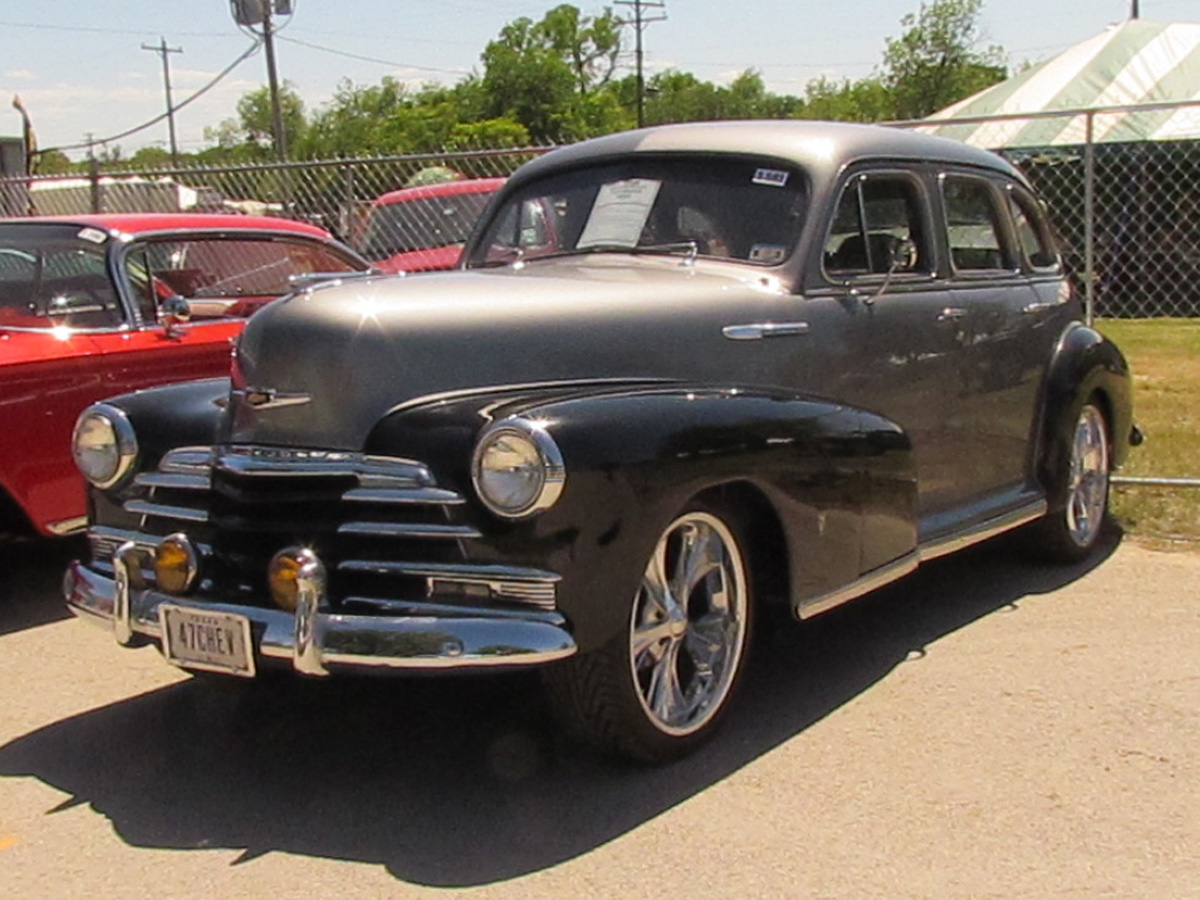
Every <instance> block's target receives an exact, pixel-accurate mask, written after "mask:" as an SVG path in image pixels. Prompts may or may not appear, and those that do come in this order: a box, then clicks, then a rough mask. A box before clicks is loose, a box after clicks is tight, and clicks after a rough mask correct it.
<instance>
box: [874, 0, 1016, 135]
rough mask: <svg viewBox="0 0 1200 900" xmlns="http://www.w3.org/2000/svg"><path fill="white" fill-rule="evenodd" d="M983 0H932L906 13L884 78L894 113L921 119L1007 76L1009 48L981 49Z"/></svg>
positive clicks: (887, 59) (889, 46)
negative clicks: (980, 17)
mask: <svg viewBox="0 0 1200 900" xmlns="http://www.w3.org/2000/svg"><path fill="white" fill-rule="evenodd" d="M982 6H983V0H932V2H930V3H922V4H921V9H920V11H919V12H917V13H915V14H913V13H910V14H909V15H907V16H905V17H904V18H903V19H901V20H900V25H901V27H903V28H904V29H905V31H904V33H903V34H901V35H900V37H898V38H889V39H888V41H887V49H886V50H885V51H884V54H883V66H882V70H881V75H880V81H881V82H882V83H883V85H884V86H885V87H887V88H888V89H889V90H890V91H891V92H892V95H893V103H894V117H895V118H900V119H919V118H922V117H924V116H927V115H929V114H930V113H932V112H936V111H937V110H939V109H942V108H943V107H945V106H948V105H950V104H951V103H954V102H955V101H957V100H961V99H962V98H964V97H968V96H970V95H971V94H974V93H975V92H976V91H980V90H983V89H984V88H986V87H988V86H990V85H992V84H995V83H996V82H998V81H1003V80H1004V77H1005V67H1004V52H1003V50H1002V49H1001V48H1000V47H996V46H989V47H985V48H982V49H980V47H979V44H980V43H981V37H980V34H979V10H980V9H981V8H982Z"/></svg>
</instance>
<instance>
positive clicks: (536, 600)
mask: <svg viewBox="0 0 1200 900" xmlns="http://www.w3.org/2000/svg"><path fill="white" fill-rule="evenodd" d="M338 571H340V572H371V573H373V574H377V575H411V576H415V577H418V578H424V579H425V583H426V594H427V595H428V596H433V595H434V593H435V590H436V588H437V585H447V586H449V587H450V589H451V590H453V589H454V588H455V587H461V588H463V589H466V588H467V587H469V586H472V587H479V586H482V587H486V588H487V589H488V592H489V593H490V594H491V596H492V597H493V598H495V599H497V600H514V601H517V602H520V603H529V604H532V605H534V606H540V607H543V608H546V609H553V608H554V606H555V601H556V599H557V594H558V587H557V586H558V582H559V581H561V580H562V579H561V576H559V575H558V574H557V573H555V572H546V571H544V570H542V569H526V568H521V567H517V566H497V565H471V564H469V563H463V564H451V563H420V562H413V563H409V562H388V561H378V562H368V561H364V560H357V559H355V560H346V561H344V562H342V563H341V564H339V565H338ZM360 599H363V600H364V602H369V598H360ZM406 606H407V604H406Z"/></svg>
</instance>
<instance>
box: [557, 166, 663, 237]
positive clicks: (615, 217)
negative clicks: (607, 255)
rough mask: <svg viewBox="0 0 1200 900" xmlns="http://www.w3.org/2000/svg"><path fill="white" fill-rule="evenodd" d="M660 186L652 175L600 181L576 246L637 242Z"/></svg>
mask: <svg viewBox="0 0 1200 900" xmlns="http://www.w3.org/2000/svg"><path fill="white" fill-rule="evenodd" d="M660 187H662V182H661V181H656V180H655V179H652V178H630V179H628V180H626V181H614V182H611V183H610V184H606V185H604V186H603V187H602V188H600V190H599V192H598V193H597V194H596V202H595V203H593V204H592V213H591V215H590V216H588V220H587V225H585V226H584V229H583V234H581V235H580V236H579V241H578V243H577V244H576V246H577V247H580V248H586V247H598V246H604V245H605V244H610V245H611V244H615V245H617V246H620V247H635V246H637V242H638V238H640V237H641V236H642V229H643V228H645V227H646V219H648V218H649V217H650V207H652V206H653V205H654V198H655V197H657V196H658V189H659V188H660Z"/></svg>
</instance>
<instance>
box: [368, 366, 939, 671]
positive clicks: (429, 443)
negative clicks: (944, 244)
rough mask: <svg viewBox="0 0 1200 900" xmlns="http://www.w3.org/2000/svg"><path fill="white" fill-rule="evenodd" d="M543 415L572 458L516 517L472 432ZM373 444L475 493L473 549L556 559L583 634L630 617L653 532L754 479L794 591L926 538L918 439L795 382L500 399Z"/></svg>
mask: <svg viewBox="0 0 1200 900" xmlns="http://www.w3.org/2000/svg"><path fill="white" fill-rule="evenodd" d="M511 416H522V417H525V418H529V419H536V420H538V421H539V422H541V423H543V425H544V427H545V428H546V430H547V431H548V432H549V433H550V434H551V435H552V436H553V437H554V440H555V441H556V442H557V444H558V446H559V448H560V450H561V451H562V454H563V458H564V461H565V464H566V470H567V475H566V484H565V486H564V490H563V493H562V495H561V497H560V499H559V501H558V503H557V504H556V505H555V506H554V507H552V508H551V509H550V510H548V511H546V512H545V513H543V514H541V515H539V516H536V517H534V518H531V519H528V520H520V521H516V522H511V521H505V520H501V519H499V518H497V517H495V516H493V515H492V514H490V513H489V512H487V510H486V509H485V508H484V507H483V505H482V503H480V502H479V501H478V499H477V498H476V496H475V494H474V490H473V488H472V486H471V481H470V471H469V464H470V459H471V453H472V451H473V448H474V444H475V441H476V440H477V438H478V435H479V434H480V433H481V431H482V430H483V429H484V428H485V427H486V426H487V425H488V424H490V423H491V422H495V421H501V420H503V419H505V418H508V417H511ZM366 450H367V452H370V453H384V454H388V455H398V456H407V457H411V458H414V459H419V460H421V461H423V462H425V463H426V464H428V465H430V467H431V468H432V469H433V470H434V472H435V475H436V476H437V479H438V482H439V483H440V484H445V485H447V486H449V487H452V488H453V489H455V490H457V491H459V492H460V493H462V494H463V495H464V496H467V497H468V498H469V502H468V504H467V508H466V509H465V510H463V512H462V514H463V515H464V516H465V517H467V518H468V520H470V521H471V522H472V524H475V525H476V527H477V529H478V530H479V531H480V532H481V533H482V534H483V536H484V537H483V539H482V540H481V541H479V542H472V544H471V546H470V548H469V549H468V552H470V553H471V554H472V555H476V554H483V555H485V556H486V557H487V558H488V561H497V562H500V561H502V562H506V563H509V564H519V565H527V566H535V567H544V568H549V569H551V570H553V571H555V572H558V573H559V574H560V575H561V576H562V579H563V580H562V583H561V591H560V605H561V606H562V608H563V611H564V612H565V613H567V615H568V616H569V617H570V619H571V621H572V623H573V624H574V626H575V628H576V630H577V634H576V638H577V640H578V641H579V642H580V646H581V647H583V648H586V647H588V646H596V645H597V644H599V643H603V642H604V641H605V640H607V639H608V637H610V636H612V635H613V634H614V633H615V632H616V629H619V628H622V627H624V624H625V623H624V619H623V617H624V616H625V615H627V613H628V604H627V602H626V601H627V599H628V598H629V597H631V596H632V595H633V593H634V592H636V590H637V589H638V585H639V583H640V579H641V575H642V572H643V570H644V568H645V565H646V561H647V559H648V558H649V554H650V552H651V550H652V549H653V546H654V543H655V542H656V541H657V539H658V536H659V535H660V534H661V532H662V531H663V529H664V528H665V527H666V526H667V524H668V523H669V522H670V521H671V519H672V518H673V517H674V516H675V515H676V514H677V513H678V512H679V511H680V510H681V509H682V508H684V507H685V506H686V505H687V503H688V502H689V501H691V500H692V499H693V498H695V497H696V496H697V495H699V494H703V493H705V492H706V491H710V490H713V489H716V488H720V487H722V486H728V485H733V484H739V485H748V486H750V487H751V488H752V489H753V490H755V491H757V492H758V493H759V494H760V495H761V496H762V497H763V498H764V499H765V500H766V502H767V503H769V504H770V507H771V509H772V510H773V511H774V515H775V517H776V518H777V520H778V523H779V527H780V528H781V529H782V532H783V537H784V542H785V543H786V546H787V549H788V557H789V561H790V565H788V571H789V575H790V579H791V591H792V595H793V600H795V599H798V598H803V597H807V596H818V595H821V594H824V593H828V592H829V591H831V590H833V589H835V588H837V587H840V586H841V585H843V584H846V583H848V582H850V581H853V580H854V579H855V578H857V577H858V576H859V575H860V574H861V573H862V572H863V571H865V570H868V569H871V568H875V567H876V566H877V565H882V564H883V563H886V562H888V561H890V560H892V559H895V558H897V557H899V556H901V555H903V554H904V553H906V552H909V551H911V549H912V548H913V547H914V546H915V541H916V529H915V508H916V499H915V498H916V481H915V475H914V474H913V473H914V467H913V461H912V453H911V446H910V444H909V441H908V438H907V436H906V435H905V434H904V433H903V432H902V431H901V430H900V429H899V428H898V427H897V426H895V425H894V424H892V423H890V422H887V421H886V420H883V419H881V418H880V417H878V416H875V415H873V414H871V413H867V412H863V411H860V410H855V409H850V408H848V407H845V406H841V405H838V404H833V403H829V402H826V401H821V400H815V399H812V398H806V397H800V396H795V395H790V394H785V393H767V392H762V391H746V390H739V389H712V388H703V387H696V388H690V387H686V386H671V387H662V386H644V387H637V388H629V389H620V390H604V391H589V392H577V393H570V392H557V393H551V394H546V395H542V396H528V395H526V396H520V397H510V398H505V399H502V400H497V398H496V397H495V396H490V397H488V398H486V400H485V399H483V398H474V399H470V400H459V401H455V402H454V403H452V404H445V403H443V404H433V405H430V406H427V407H422V408H417V409H410V410H406V411H403V412H400V413H397V414H395V415H393V416H390V417H388V418H387V419H385V420H384V421H383V422H381V423H380V424H379V426H377V428H376V429H375V430H374V432H373V433H372V435H371V438H370V440H369V443H368V446H367V447H366Z"/></svg>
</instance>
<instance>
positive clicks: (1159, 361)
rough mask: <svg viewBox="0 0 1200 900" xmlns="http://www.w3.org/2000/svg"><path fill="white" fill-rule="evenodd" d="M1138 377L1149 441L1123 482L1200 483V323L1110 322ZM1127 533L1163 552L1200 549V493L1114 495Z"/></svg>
mask: <svg viewBox="0 0 1200 900" xmlns="http://www.w3.org/2000/svg"><path fill="white" fill-rule="evenodd" d="M1096 327H1097V328H1098V329H1099V330H1100V331H1101V332H1103V333H1104V334H1105V335H1107V336H1108V337H1109V338H1111V339H1112V340H1113V341H1115V342H1116V343H1117V346H1119V347H1120V348H1121V350H1122V352H1123V353H1124V354H1125V357H1126V359H1128V360H1129V366H1130V368H1131V369H1132V370H1133V417H1134V421H1136V422H1137V423H1138V425H1139V426H1141V429H1142V431H1144V432H1145V434H1146V442H1145V443H1144V444H1142V446H1140V447H1135V448H1134V449H1133V451H1132V452H1131V453H1130V457H1129V462H1128V464H1127V465H1126V466H1125V468H1124V469H1123V470H1122V471H1121V473H1120V474H1122V475H1130V476H1140V477H1155V478H1200V319H1102V320H1099V321H1097V323H1096ZM1112 506H1113V513H1114V514H1115V515H1116V517H1117V519H1118V521H1120V523H1121V525H1122V526H1123V527H1124V528H1125V530H1126V532H1128V533H1131V534H1133V535H1135V536H1137V537H1140V538H1144V539H1147V540H1149V541H1151V542H1153V543H1156V544H1172V543H1178V542H1183V543H1184V544H1186V545H1188V546H1192V547H1194V546H1197V545H1200V487H1147V486H1143V485H1129V486H1122V487H1117V488H1115V489H1114V491H1113V500H1112Z"/></svg>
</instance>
